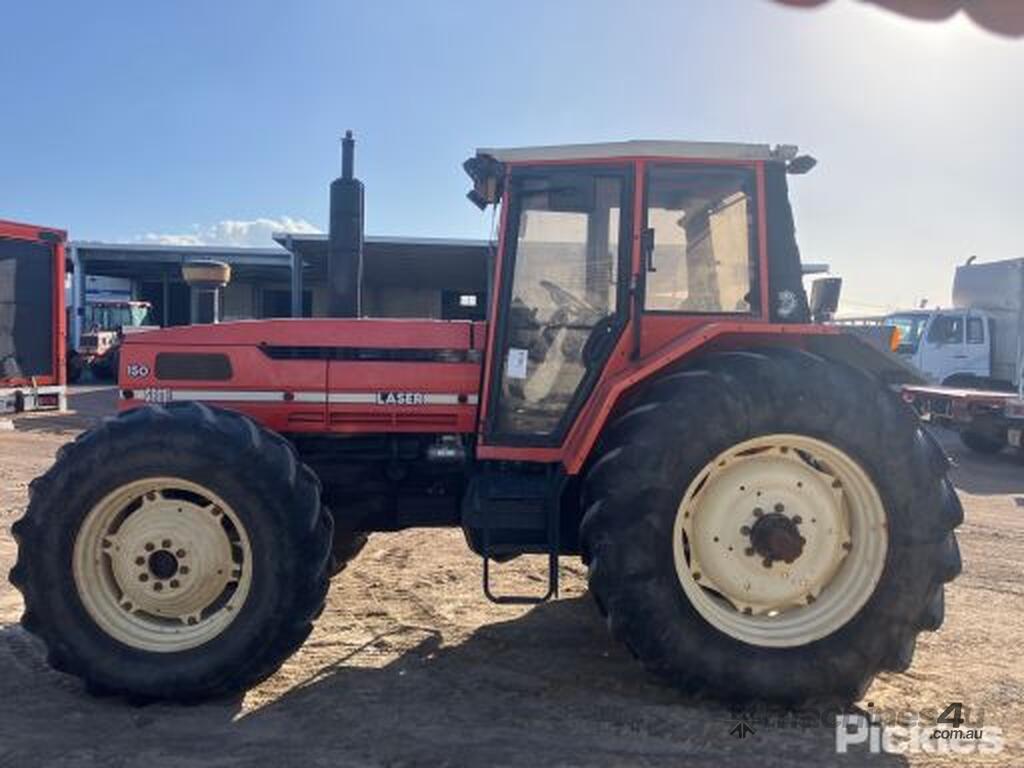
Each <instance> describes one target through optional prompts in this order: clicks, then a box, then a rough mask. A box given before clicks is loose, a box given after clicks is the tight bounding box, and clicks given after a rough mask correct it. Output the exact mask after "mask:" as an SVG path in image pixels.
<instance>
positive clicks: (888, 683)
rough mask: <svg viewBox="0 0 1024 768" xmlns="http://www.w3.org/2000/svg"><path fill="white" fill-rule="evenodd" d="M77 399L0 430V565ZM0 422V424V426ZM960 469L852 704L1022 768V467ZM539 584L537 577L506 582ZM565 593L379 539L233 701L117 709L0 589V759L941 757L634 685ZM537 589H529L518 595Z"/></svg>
mask: <svg viewBox="0 0 1024 768" xmlns="http://www.w3.org/2000/svg"><path fill="white" fill-rule="evenodd" d="M112 403H113V399H112V393H111V391H110V390H109V389H108V390H103V389H98V388H91V387H83V388H79V389H77V390H76V391H75V395H74V397H73V398H72V405H73V408H75V411H76V412H74V413H72V414H69V415H63V416H56V415H33V416H24V417H19V418H18V419H15V420H14V429H13V430H0V572H2V573H6V571H7V570H8V569H9V568H10V566H11V565H12V563H13V562H14V557H15V545H14V542H13V541H12V539H11V537H10V526H11V523H12V522H13V521H14V520H16V519H17V518H18V517H19V516H20V515H21V514H22V512H23V511H24V507H25V503H26V489H27V485H28V483H29V481H30V480H31V479H32V478H33V477H34V476H35V475H36V474H38V473H40V472H41V471H43V470H44V469H45V468H46V467H47V466H48V465H49V463H50V462H51V461H52V459H53V455H54V453H55V451H56V450H57V448H58V447H59V446H60V445H61V444H62V443H63V442H64V441H66V440H68V439H70V438H71V437H73V436H74V434H76V433H77V432H78V431H79V430H80V429H83V428H85V427H87V426H88V425H89V424H90V423H93V422H94V421H95V420H96V419H97V418H98V417H99V416H100V415H102V414H103V413H105V412H107V411H109V409H110V408H111V407H112ZM0 426H2V425H0ZM942 439H943V442H944V443H945V444H946V445H947V447H948V449H949V450H950V453H951V455H952V456H953V457H954V459H955V460H956V461H957V463H958V466H957V468H956V470H955V480H956V483H957V486H958V488H959V490H960V493H961V494H962V498H963V501H964V505H965V508H966V513H967V518H966V522H965V524H964V526H963V527H962V528H961V531H960V542H961V548H962V551H963V557H964V575H963V576H962V577H961V578H960V579H959V580H958V581H957V582H955V584H954V585H953V586H952V588H950V589H948V591H947V612H946V615H947V619H946V624H945V626H944V627H943V628H942V630H941V631H940V632H938V633H935V634H928V635H924V636H922V639H921V640H920V642H919V643H918V650H917V656H916V658H915V661H914V665H913V667H912V668H911V669H910V671H909V673H907V674H904V675H883V676H882V677H880V678H879V679H878V680H877V681H876V683H875V684H874V686H873V687H872V688H871V690H870V691H869V692H868V695H867V697H866V698H865V700H864V701H863V702H861V707H862V708H863V710H864V711H876V712H882V713H883V717H884V718H885V719H889V718H890V717H892V716H894V713H896V712H901V711H902V712H906V711H912V712H918V711H921V710H926V711H927V710H930V711H931V712H933V713H934V712H936V711H941V709H943V708H944V707H945V706H946V705H947V704H949V703H951V702H954V701H959V702H963V704H964V705H965V706H966V707H967V708H968V710H969V712H970V714H969V723H968V726H965V727H976V725H977V723H978V721H979V720H981V721H983V722H984V725H985V726H986V727H987V728H989V729H991V727H993V726H995V727H999V728H1001V729H1002V732H1003V736H1004V738H1005V739H1006V742H1007V743H1006V746H1005V747H1004V749H1003V751H1002V752H1001V754H997V755H991V756H987V757H983V756H978V755H972V756H971V757H970V758H967V759H964V758H960V760H961V762H967V760H969V761H970V762H972V763H975V764H988V765H1014V764H1016V765H1024V661H1022V659H1021V656H1020V654H1019V652H1018V649H1019V644H1020V640H1021V637H1022V636H1024V632H1022V630H1024V620H1022V618H1021V617H1022V615H1024V580H1022V565H1024V465H1022V464H1021V463H1020V462H1019V461H1018V460H1016V459H1014V458H1013V457H1011V456H1000V457H995V458H985V459H980V458H978V457H975V456H972V455H969V454H967V453H966V452H965V451H964V450H962V449H961V448H960V447H959V444H958V443H957V442H956V440H955V438H952V437H951V436H949V435H943V436H942ZM502 573H503V575H504V576H505V577H506V578H507V582H506V584H507V585H508V586H511V587H517V588H527V587H529V586H535V587H537V588H539V587H540V586H541V584H540V577H541V575H542V574H543V565H542V564H541V563H539V562H536V561H533V562H531V561H529V560H526V559H524V560H523V561H522V562H516V563H514V564H511V565H508V566H505V570H504V571H503V572H502ZM562 577H563V579H562V584H563V590H562V597H561V599H559V600H556V601H554V602H551V603H548V604H546V605H543V606H540V607H536V608H532V609H531V608H507V607H498V606H494V605H491V604H489V603H487V602H486V601H485V600H484V599H483V597H482V595H481V593H480V565H479V562H478V561H477V560H476V559H475V558H474V556H473V555H472V554H471V553H469V552H468V551H467V549H466V548H465V545H464V543H463V541H462V537H461V534H460V533H459V532H456V531H441V532H438V531H411V532H406V533H401V534H393V535H378V536H375V537H374V538H373V539H372V540H371V542H370V544H369V545H368V547H367V548H366V549H365V550H364V552H363V553H362V555H361V556H360V557H359V558H358V559H357V561H356V562H355V563H354V564H353V565H352V566H351V567H350V568H349V569H348V570H347V571H346V572H345V573H344V574H343V575H342V576H341V577H340V578H338V579H337V580H336V582H335V584H334V585H333V587H332V590H331V593H330V598H329V602H328V605H327V609H326V610H325V612H324V614H323V616H322V617H321V619H320V621H319V623H318V625H317V627H316V629H315V630H314V632H313V634H312V636H311V637H310V639H309V641H308V642H307V643H306V645H305V646H304V647H303V648H302V649H301V650H300V651H299V653H297V654H296V655H295V656H294V657H293V658H292V659H290V660H289V661H288V662H287V663H286V664H285V666H284V668H283V669H282V670H281V671H280V672H279V673H278V674H277V675H275V676H274V677H272V678H271V679H270V680H268V681H267V682H265V683H264V684H263V685H261V686H259V687H258V688H257V689H255V690H253V691H250V692H249V693H248V694H247V695H246V696H244V697H239V698H237V699H234V700H230V701H219V702H214V703H209V704H204V705H200V706H191V707H180V706H168V705H151V706H147V707H132V706H130V705H128V704H126V703H124V702H122V701H119V700H109V699H103V700H99V699H94V698H91V697H89V696H87V695H86V694H85V693H84V691H83V690H82V686H81V685H80V684H79V683H78V681H77V680H75V679H73V678H70V677H66V676H64V675H61V674H58V673H56V672H53V671H51V670H49V669H48V668H47V667H46V664H45V662H44V660H43V656H42V653H41V651H40V649H39V647H38V646H37V645H36V643H35V641H34V640H33V639H32V638H31V637H30V636H29V635H28V634H27V633H25V632H24V631H23V630H22V629H21V628H20V627H19V625H18V623H17V622H18V619H19V617H20V615H21V598H20V595H19V593H18V592H17V591H16V590H15V589H14V588H13V587H11V586H10V585H8V584H7V583H6V580H2V581H0V765H3V766H7V765H11V766H30V765H52V766H79V765H83V766H88V765H114V766H146V767H147V768H152V767H153V766H238V765H253V764H263V765H276V766H282V765H296V766H299V765H301V766H314V765H339V764H344V765H394V766H398V765H402V766H407V765H408V766H412V765H483V764H494V765H536V764H545V765H548V764H551V765H588V766H589V765H673V766H677V765H696V766H704V765H707V766H712V765H714V766H718V765H736V766H759V767H763V766H794V765H805V764H813V765H833V764H835V765H860V764H868V765H876V764H882V765H914V766H918V765H922V766H923V765H933V764H935V765H952V764H954V762H953V760H954V758H951V757H949V756H937V755H933V754H919V753H918V754H904V755H892V754H877V755H872V754H870V753H869V752H868V751H867V750H866V749H864V748H857V749H856V750H855V752H854V753H853V754H847V755H837V754H836V751H835V733H834V725H833V723H834V720H831V719H828V720H827V722H826V723H825V724H824V725H822V724H821V723H818V722H812V721H813V720H814V719H815V716H813V715H812V714H811V713H803V714H802V715H800V717H799V718H798V719H797V718H794V717H793V716H792V715H785V714H783V713H774V712H766V711H764V710H756V711H754V712H752V713H750V719H749V724H750V726H751V727H753V728H754V730H755V733H753V734H752V735H750V736H748V737H747V738H744V739H738V738H736V737H734V736H731V735H730V731H731V730H732V729H733V728H734V727H735V726H736V725H737V723H738V722H739V721H738V719H737V715H736V714H735V713H730V712H729V711H727V710H725V709H723V708H722V707H720V706H719V705H716V704H714V703H712V702H700V701H694V700H692V699H684V698H682V697H680V696H679V695H677V694H675V693H674V692H673V691H671V690H669V689H667V688H665V687H663V686H661V685H659V684H658V683H656V682H653V681H651V680H650V679H648V678H647V677H646V676H645V674H644V672H643V671H642V670H641V669H640V667H639V666H638V665H637V664H636V663H635V662H634V661H632V659H631V658H630V657H629V655H628V654H627V653H626V652H625V651H624V650H623V649H622V648H620V647H618V646H617V645H616V644H614V643H613V642H611V641H610V640H609V639H608V637H607V634H606V632H605V629H604V626H603V623H602V621H601V619H600V618H599V616H598V613H597V611H596V609H595V608H594V607H593V606H592V604H591V601H590V599H589V597H588V596H587V595H586V594H585V589H584V585H583V569H582V567H581V566H580V565H579V563H578V562H575V561H572V560H570V559H568V558H566V559H565V560H564V562H563V566H562ZM533 582H536V583H535V584H534V583H533Z"/></svg>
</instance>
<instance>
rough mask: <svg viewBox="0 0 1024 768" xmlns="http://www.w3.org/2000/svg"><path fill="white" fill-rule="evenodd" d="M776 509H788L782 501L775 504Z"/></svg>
mask: <svg viewBox="0 0 1024 768" xmlns="http://www.w3.org/2000/svg"><path fill="white" fill-rule="evenodd" d="M775 511H776V512H785V511H786V507H785V505H784V504H782V502H779V503H778V504H776V505H775Z"/></svg>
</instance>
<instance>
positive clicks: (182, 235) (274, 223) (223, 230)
mask: <svg viewBox="0 0 1024 768" xmlns="http://www.w3.org/2000/svg"><path fill="white" fill-rule="evenodd" d="M274 232H295V233H299V234H312V233H317V232H320V230H319V229H317V228H316V227H315V226H313V225H312V224H310V223H309V222H308V221H306V219H294V218H292V217H291V216H281V217H279V218H276V219H274V218H258V219H248V220H241V219H223V220H221V221H218V222H216V223H215V224H205V225H201V224H193V225H192V227H191V229H190V230H189V231H187V232H147V233H146V234H144V235H140V236H139V237H136V238H135V239H136V240H138V241H139V242H143V243H154V244H156V245H224V246H243V247H244V246H250V247H252V246H256V247H264V248H266V247H268V246H271V245H273V240H272V238H271V235H272V233H274Z"/></svg>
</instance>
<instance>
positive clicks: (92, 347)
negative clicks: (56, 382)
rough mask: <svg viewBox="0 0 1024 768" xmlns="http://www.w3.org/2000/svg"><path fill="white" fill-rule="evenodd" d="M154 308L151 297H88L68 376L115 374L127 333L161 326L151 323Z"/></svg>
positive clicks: (73, 377) (105, 376) (101, 376)
mask: <svg viewBox="0 0 1024 768" xmlns="http://www.w3.org/2000/svg"><path fill="white" fill-rule="evenodd" d="M151 309H152V304H150V302H148V301H127V300H126V301H118V300H101V301H95V300H90V301H88V302H87V303H86V305H85V307H84V315H83V318H82V329H83V330H82V333H81V334H80V337H79V342H78V348H77V349H75V350H74V351H73V352H72V353H71V354H70V355H69V358H68V380H69V381H71V382H75V381H78V380H79V379H80V378H81V376H82V374H83V373H85V372H86V371H91V372H92V373H93V375H95V376H97V377H98V378H105V379H111V378H115V377H116V376H117V369H118V361H119V359H120V353H121V343H122V342H123V340H124V337H125V336H126V335H127V334H130V333H138V332H140V331H147V330H153V329H154V328H156V327H158V326H155V325H150V323H149V318H150V310H151Z"/></svg>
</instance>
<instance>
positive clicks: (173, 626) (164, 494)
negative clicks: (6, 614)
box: [10, 403, 332, 700]
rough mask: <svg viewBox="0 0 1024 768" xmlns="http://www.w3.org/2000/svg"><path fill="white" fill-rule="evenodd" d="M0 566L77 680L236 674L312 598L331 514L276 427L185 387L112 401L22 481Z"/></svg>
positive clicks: (142, 690)
mask: <svg viewBox="0 0 1024 768" xmlns="http://www.w3.org/2000/svg"><path fill="white" fill-rule="evenodd" d="M30 490H31V499H30V503H29V508H28V511H27V512H26V514H25V516H24V517H23V518H22V519H21V520H19V521H18V522H17V523H15V525H14V528H13V532H14V535H15V538H16V540H17V541H18V544H19V550H18V561H17V564H16V565H15V567H14V569H13V570H12V571H11V576H10V578H11V582H12V583H13V584H14V585H15V586H16V587H18V589H20V590H21V592H22V594H23V596H24V599H25V613H24V615H23V617H22V625H23V626H24V627H25V629H27V630H28V631H30V632H32V633H33V634H35V635H37V636H38V637H40V638H41V639H42V640H43V642H44V643H45V645H46V646H47V649H48V660H49V661H50V663H51V664H52V665H53V666H54V667H55V668H56V669H58V670H60V671H64V672H68V673H71V674H74V675H77V676H79V677H81V678H82V679H84V680H85V682H86V683H87V685H88V686H89V688H90V690H93V691H97V692H112V693H123V694H126V695H129V696H132V697H135V698H140V699H173V700H193V699H200V698H206V697H210V696H216V695H222V694H227V693H231V692H235V691H240V690H244V689H245V688H248V687H250V686H252V685H254V684H256V683H257V682H259V681H260V680H262V679H264V678H265V677H267V676H269V675H270V674H272V673H273V672H274V671H275V670H276V669H277V668H278V667H279V666H280V665H281V663H282V662H283V661H284V660H285V659H286V658H287V657H288V656H289V655H290V654H291V653H292V652H293V651H294V650H295V649H296V648H298V646H299V645H300V644H301V643H302V641H303V640H305V638H306V636H307V635H308V634H309V631H310V629H311V621H312V619H313V618H314V617H315V616H316V615H317V614H318V613H319V611H320V610H321V609H322V607H323V602H324V595H325V593H326V589H327V582H328V571H327V569H328V563H329V553H330V547H331V539H332V524H331V523H332V521H331V518H330V515H329V513H327V512H326V510H325V509H322V508H321V505H320V499H319V483H318V481H317V478H316V477H315V475H314V474H313V473H312V471H311V470H309V469H308V468H307V467H305V466H304V465H303V464H301V463H300V462H299V461H298V460H297V458H296V456H295V453H294V451H293V449H292V447H291V446H290V445H289V444H288V443H287V442H286V441H285V440H284V439H283V438H281V437H280V436H278V435H276V434H274V433H272V432H269V431H267V430H264V429H262V428H261V427H259V426H257V425H256V424H255V423H253V422H252V421H250V420H249V419H247V418H246V417H244V416H242V415H240V414H237V413H233V412H229V411H222V410H217V409H213V408H208V407H206V406H204V405H201V404H198V403H184V404H172V405H170V406H168V407H165V408H160V407H155V406H148V407H145V408H139V409H135V410H132V411H129V412H127V413H123V414H121V415H120V416H118V417H117V418H116V419H113V420H109V421H107V422H105V423H104V424H103V425H102V426H100V427H98V428H96V429H94V430H91V431H89V432H87V433H85V434H83V435H82V436H81V437H79V438H78V439H77V440H76V441H75V442H74V443H71V444H68V445H67V446H65V447H64V448H62V449H61V451H60V452H59V453H58V456H57V461H56V463H55V464H54V466H53V468H51V469H50V471H49V472H47V473H46V474H45V475H43V476H42V477H40V478H38V479H37V480H35V481H34V482H33V483H32V486H31V489H30Z"/></svg>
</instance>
